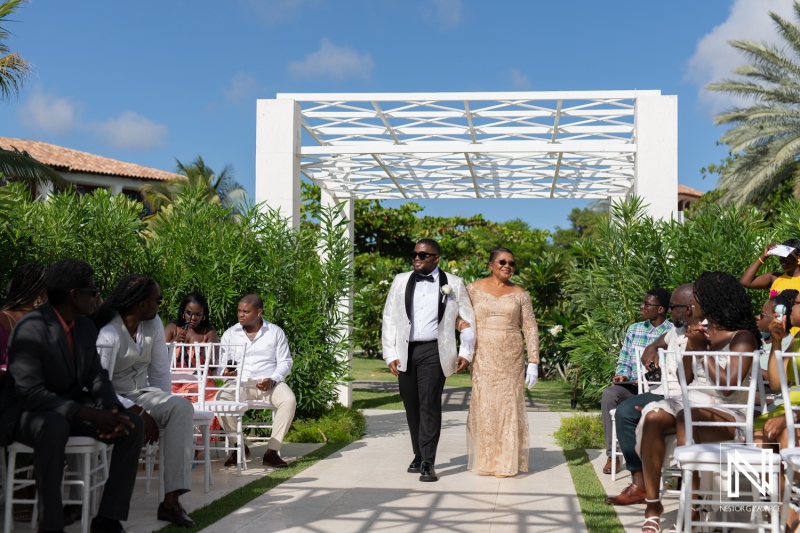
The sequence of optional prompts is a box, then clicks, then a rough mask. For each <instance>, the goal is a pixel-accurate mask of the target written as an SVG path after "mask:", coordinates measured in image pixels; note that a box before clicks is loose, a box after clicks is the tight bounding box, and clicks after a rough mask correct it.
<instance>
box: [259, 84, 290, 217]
mask: <svg viewBox="0 0 800 533" xmlns="http://www.w3.org/2000/svg"><path fill="white" fill-rule="evenodd" d="M300 131H301V130H300V106H299V105H298V104H297V102H295V101H294V100H290V99H275V100H258V101H257V102H256V202H259V203H260V202H266V203H267V205H268V206H269V207H272V208H274V209H278V210H280V212H281V215H283V216H285V217H289V218H291V222H292V227H294V228H297V227H299V226H300Z"/></svg>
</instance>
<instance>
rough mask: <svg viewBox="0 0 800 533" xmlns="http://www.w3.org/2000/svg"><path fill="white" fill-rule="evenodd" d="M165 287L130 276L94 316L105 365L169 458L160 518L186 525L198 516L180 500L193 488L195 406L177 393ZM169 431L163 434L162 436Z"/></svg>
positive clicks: (124, 398)
mask: <svg viewBox="0 0 800 533" xmlns="http://www.w3.org/2000/svg"><path fill="white" fill-rule="evenodd" d="M161 300H162V299H161V289H159V287H158V284H157V283H156V282H155V280H153V279H152V278H148V277H147V276H142V275H139V274H132V275H130V276H126V277H125V278H123V279H122V281H120V282H119V284H118V285H117V286H116V287H115V288H114V290H113V291H112V293H111V295H110V296H109V297H108V299H107V300H106V301H105V302H104V303H103V305H101V306H100V307H99V308H98V309H97V311H96V312H95V313H94V315H92V318H93V320H94V321H95V324H96V325H97V327H98V329H100V335H99V336H98V338H97V343H98V344H99V345H107V346H111V348H103V349H101V350H100V352H101V353H100V355H101V359H102V361H103V366H105V367H106V368H113V373H112V376H111V380H112V382H113V383H114V388H115V389H116V390H117V393H118V394H120V395H121V396H122V401H123V402H124V403H125V404H126V407H127V408H128V409H130V410H131V411H134V412H136V413H139V415H140V416H141V417H142V419H143V420H144V433H145V443H149V442H152V443H158V442H159V435H161V440H160V446H161V449H160V452H161V453H162V454H163V457H164V461H163V465H164V501H163V502H161V504H160V505H159V506H158V515H157V516H158V519H159V520H165V521H168V522H172V523H173V524H175V525H178V526H182V527H193V526H194V525H195V524H194V520H192V519H191V518H190V517H189V515H188V514H187V513H186V510H185V509H184V508H183V506H181V503H180V501H179V500H178V498H179V496H180V495H181V494H184V493H186V492H189V490H190V476H191V471H192V455H191V454H192V450H193V443H192V439H193V431H194V430H193V428H194V423H193V421H192V420H193V417H194V407H192V404H191V402H189V401H188V400H186V399H185V398H181V397H180V396H175V395H173V394H172V377H171V374H170V359H169V353H168V351H167V343H166V340H165V337H164V325H163V324H162V322H161V319H160V318H159V317H158V305H159V304H160V303H161ZM161 432H163V435H162V434H161Z"/></svg>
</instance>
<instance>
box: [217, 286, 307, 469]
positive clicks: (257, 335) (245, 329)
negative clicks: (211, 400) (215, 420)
mask: <svg viewBox="0 0 800 533" xmlns="http://www.w3.org/2000/svg"><path fill="white" fill-rule="evenodd" d="M263 311H264V302H263V301H262V300H261V298H260V297H259V296H257V295H255V294H248V295H247V296H245V297H244V298H242V299H241V300H239V306H238V309H237V314H238V317H239V323H238V324H236V325H235V326H232V327H230V328H228V329H227V330H226V331H225V333H223V334H222V339H220V342H221V344H222V345H223V350H224V346H225V345H231V344H236V345H242V344H244V345H245V346H246V347H247V349H246V355H245V358H244V366H243V368H242V388H241V391H240V392H239V398H240V399H241V400H242V401H245V400H265V401H267V402H269V403H271V404H272V405H273V406H274V407H275V414H274V419H273V421H272V434H271V435H270V439H269V442H268V444H267V451H266V452H265V453H264V457H263V458H262V464H264V465H265V466H272V467H275V468H284V467H286V466H288V465H287V464H286V462H285V461H284V460H283V459H281V456H280V454H279V453H278V452H280V449H281V445H282V443H283V438H284V437H285V436H286V433H287V432H288V431H289V426H291V425H292V420H293V419H294V411H295V409H296V408H297V400H295V397H294V393H293V392H292V390H291V389H290V388H289V386H288V385H287V384H286V377H287V376H288V375H289V372H290V371H291V370H292V354H291V353H290V352H289V343H288V342H287V341H286V335H285V334H284V333H283V330H282V329H281V328H279V327H278V326H276V325H275V324H272V323H270V322H267V321H266V320H264V319H263V318H261V313H262V312H263ZM229 353H230V354H231V359H233V358H234V357H235V354H236V352H235V351H234V350H231V351H230V352H229ZM224 356H225V352H223V358H224ZM231 362H233V360H232V361H231ZM224 374H225V375H226V376H231V375H235V370H233V369H227V370H225V372H224ZM235 398H236V391H235V390H231V389H230V388H223V389H222V390H220V391H219V393H218V394H217V399H218V400H227V401H230V400H234V399H235ZM220 424H221V425H222V428H223V429H224V430H225V431H226V432H227V433H233V432H235V431H236V417H232V416H221V417H220ZM236 461H237V454H236V452H235V451H234V452H233V453H231V455H230V457H228V460H227V461H225V466H234V465H236Z"/></svg>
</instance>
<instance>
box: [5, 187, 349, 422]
mask: <svg viewBox="0 0 800 533" xmlns="http://www.w3.org/2000/svg"><path fill="white" fill-rule="evenodd" d="M7 190H9V191H11V193H12V194H11V199H12V201H11V202H10V203H9V212H8V215H9V216H8V217H7V219H6V220H5V222H0V247H2V250H3V253H4V256H5V259H6V260H5V261H3V262H0V283H5V282H6V280H7V279H8V277H9V276H10V275H11V273H13V272H14V270H16V268H18V267H19V266H20V265H21V264H23V263H25V262H31V261H36V262H40V263H43V264H51V263H53V262H54V261H56V260H58V259H61V258H65V257H74V258H77V259H82V260H84V261H87V262H88V263H90V264H91V265H92V266H93V267H94V269H95V272H96V282H97V285H98V288H99V289H100V292H101V294H108V293H109V292H110V290H111V289H112V288H113V287H114V285H115V284H116V283H117V282H118V281H119V280H120V279H121V278H122V277H124V276H125V275H127V274H131V273H142V274H146V275H149V276H152V277H153V278H154V279H155V280H156V281H158V283H159V285H160V286H161V290H162V293H163V295H164V302H163V304H162V307H161V310H160V314H161V318H162V319H163V320H165V321H166V320H169V319H172V318H174V317H175V316H176V315H177V311H178V305H179V303H180V300H181V298H182V297H183V296H184V295H185V294H186V293H188V292H191V291H200V292H202V293H203V294H205V295H206V297H207V298H208V301H209V307H210V315H211V316H210V319H211V322H212V324H213V325H214V327H215V328H216V329H217V330H218V331H219V332H220V335H221V333H222V332H223V331H224V330H225V329H226V328H228V327H230V326H231V325H233V324H234V323H236V304H237V302H238V300H239V298H241V297H242V296H243V295H245V294H248V293H256V294H259V295H260V296H261V297H262V298H263V299H264V317H265V318H266V319H267V320H269V321H271V322H274V323H276V324H278V325H279V326H280V327H281V328H283V329H284V331H285V332H286V336H287V338H288V340H289V345H290V348H291V351H292V355H293V357H294V367H293V369H292V373H291V374H290V375H289V378H288V379H287V383H288V384H289V386H290V387H291V388H292V390H293V391H294V393H295V396H296V397H297V401H298V415H299V416H316V415H318V414H321V413H324V412H325V411H327V410H328V408H329V407H330V406H331V405H333V404H334V402H335V401H336V399H337V397H338V395H337V391H336V385H337V384H338V383H341V382H342V380H343V379H344V378H345V376H346V374H347V371H348V367H347V364H346V362H345V361H346V357H345V355H346V353H347V351H348V350H349V344H348V342H349V341H348V339H345V338H344V337H343V332H344V331H346V328H347V326H348V325H349V317H347V316H346V315H345V314H344V313H342V310H341V309H340V305H339V304H340V302H341V299H342V298H344V297H345V296H346V295H347V294H348V293H349V291H350V288H351V285H352V272H351V268H350V266H349V258H350V254H351V253H352V245H351V244H350V242H349V241H348V239H347V238H346V235H345V233H344V232H345V230H346V223H347V221H345V220H344V219H343V217H342V216H341V210H340V209H337V208H331V209H321V210H320V211H319V213H318V214H317V220H316V223H315V224H304V225H303V226H302V228H301V229H300V230H295V229H293V228H292V227H291V226H290V225H289V223H288V221H287V220H286V219H285V218H283V217H282V216H280V215H279V214H278V213H277V212H275V211H273V210H269V209H264V206H255V205H248V206H244V207H243V208H240V210H239V213H240V214H239V215H237V216H233V214H232V211H231V209H226V208H224V207H222V206H220V205H218V204H214V203H209V202H208V201H207V200H206V199H205V196H206V195H205V193H204V190H203V189H195V190H190V191H187V192H186V193H184V194H181V195H180V196H179V197H178V199H177V201H176V203H175V204H173V205H172V206H170V207H168V208H167V209H165V210H164V211H163V212H161V213H160V214H158V215H156V216H155V217H152V218H150V219H149V220H147V221H145V220H142V219H141V217H140V215H141V214H142V209H143V207H142V205H141V204H140V203H138V202H135V201H132V200H129V199H128V198H126V197H125V196H122V195H114V196H112V195H110V194H109V193H108V191H105V190H102V189H98V190H96V191H93V192H92V193H91V194H87V195H78V194H75V193H74V192H65V193H62V194H58V195H55V196H54V197H52V198H50V199H49V200H48V201H46V202H40V201H34V200H33V199H31V197H30V193H29V192H28V191H27V190H26V189H24V188H23V187H21V186H19V185H18V184H11V185H9V186H7ZM321 257H324V258H325V260H324V261H323V260H322V259H321Z"/></svg>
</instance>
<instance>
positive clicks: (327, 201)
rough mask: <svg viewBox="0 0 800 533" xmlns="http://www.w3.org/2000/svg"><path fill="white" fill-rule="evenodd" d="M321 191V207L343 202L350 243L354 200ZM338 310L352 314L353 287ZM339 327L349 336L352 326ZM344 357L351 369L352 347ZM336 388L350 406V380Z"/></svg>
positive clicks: (352, 235) (341, 398)
mask: <svg viewBox="0 0 800 533" xmlns="http://www.w3.org/2000/svg"><path fill="white" fill-rule="evenodd" d="M321 193H322V194H321V198H320V204H321V205H322V207H333V206H335V205H338V204H340V203H344V204H345V205H344V208H343V209H342V213H341V216H342V217H345V218H346V219H347V220H348V221H349V222H348V224H347V232H346V234H345V237H346V238H347V239H348V240H349V241H350V243H352V242H353V239H354V238H355V229H354V224H353V219H354V218H355V217H354V210H353V205H354V201H353V200H352V199H351V198H337V197H336V196H334V195H332V194H331V193H330V192H328V190H327V189H322V190H321ZM353 266H354V255H353V252H352V251H351V252H350V268H351V270H352V268H353ZM339 310H340V311H341V312H342V313H343V314H344V315H345V316H348V317H352V316H353V288H352V287H350V293H349V294H348V295H347V296H346V297H344V298H342V301H341V302H339ZM341 327H342V333H343V334H344V335H345V336H346V337H350V334H351V333H352V329H353V328H352V327H351V326H349V325H347V324H345V325H342V326H341ZM345 357H346V358H347V366H348V367H349V368H351V369H352V368H353V350H352V349H351V350H348V352H347V354H345ZM337 389H338V390H339V402H340V403H341V404H342V405H344V406H346V407H351V406H352V405H353V386H352V385H351V384H350V382H349V381H348V382H346V383H344V384H343V385H339V386H338V387H337Z"/></svg>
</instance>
